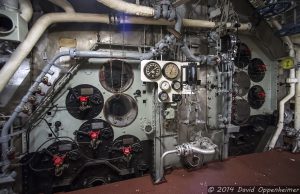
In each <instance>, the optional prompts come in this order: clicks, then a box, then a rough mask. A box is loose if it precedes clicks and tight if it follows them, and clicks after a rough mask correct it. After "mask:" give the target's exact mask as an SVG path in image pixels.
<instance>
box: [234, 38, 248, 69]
mask: <svg viewBox="0 0 300 194" xmlns="http://www.w3.org/2000/svg"><path fill="white" fill-rule="evenodd" d="M237 46H238V49H237V54H236V57H235V59H234V64H235V66H237V67H238V68H245V67H247V66H248V65H249V63H250V60H251V50H250V49H249V47H248V46H247V45H246V44H245V43H238V44H237Z"/></svg>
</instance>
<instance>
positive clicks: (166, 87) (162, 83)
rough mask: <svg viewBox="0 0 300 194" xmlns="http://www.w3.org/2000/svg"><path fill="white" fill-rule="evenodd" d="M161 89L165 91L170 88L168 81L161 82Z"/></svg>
mask: <svg viewBox="0 0 300 194" xmlns="http://www.w3.org/2000/svg"><path fill="white" fill-rule="evenodd" d="M160 89H161V90H164V91H167V90H169V89H170V84H169V82H168V81H163V82H161V83H160Z"/></svg>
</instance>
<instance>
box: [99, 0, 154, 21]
mask: <svg viewBox="0 0 300 194" xmlns="http://www.w3.org/2000/svg"><path fill="white" fill-rule="evenodd" d="M97 1H98V2H100V3H102V4H103V5H105V6H107V7H109V8H111V9H113V10H117V11H120V12H123V13H126V14H130V15H136V16H144V17H153V16H154V15H155V10H154V9H153V8H151V7H147V6H143V5H137V4H134V3H128V2H126V1H122V0H97Z"/></svg>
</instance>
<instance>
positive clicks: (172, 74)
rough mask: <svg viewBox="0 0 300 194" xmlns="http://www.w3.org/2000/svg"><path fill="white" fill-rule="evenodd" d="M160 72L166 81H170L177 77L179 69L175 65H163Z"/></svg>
mask: <svg viewBox="0 0 300 194" xmlns="http://www.w3.org/2000/svg"><path fill="white" fill-rule="evenodd" d="M162 71H163V75H164V76H165V77H166V78H167V79H171V80H172V79H175V78H177V77H178V75H179V68H178V66H177V65H176V64H175V63H167V64H165V66H164V67H163V70H162Z"/></svg>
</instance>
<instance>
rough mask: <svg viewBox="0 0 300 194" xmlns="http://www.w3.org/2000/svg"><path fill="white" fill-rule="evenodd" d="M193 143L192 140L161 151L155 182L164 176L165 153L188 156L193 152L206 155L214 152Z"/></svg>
mask: <svg viewBox="0 0 300 194" xmlns="http://www.w3.org/2000/svg"><path fill="white" fill-rule="evenodd" d="M193 143H194V142H191V143H187V144H182V145H179V146H177V147H176V150H170V151H166V152H165V153H163V155H162V156H161V158H160V170H159V177H158V178H157V179H156V181H155V183H159V182H161V181H162V178H163V177H164V159H165V157H166V156H167V155H169V154H174V153H176V154H177V155H182V156H188V155H191V154H193V153H198V154H204V155H208V154H214V153H215V152H216V151H215V149H201V148H199V147H196V146H193Z"/></svg>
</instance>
